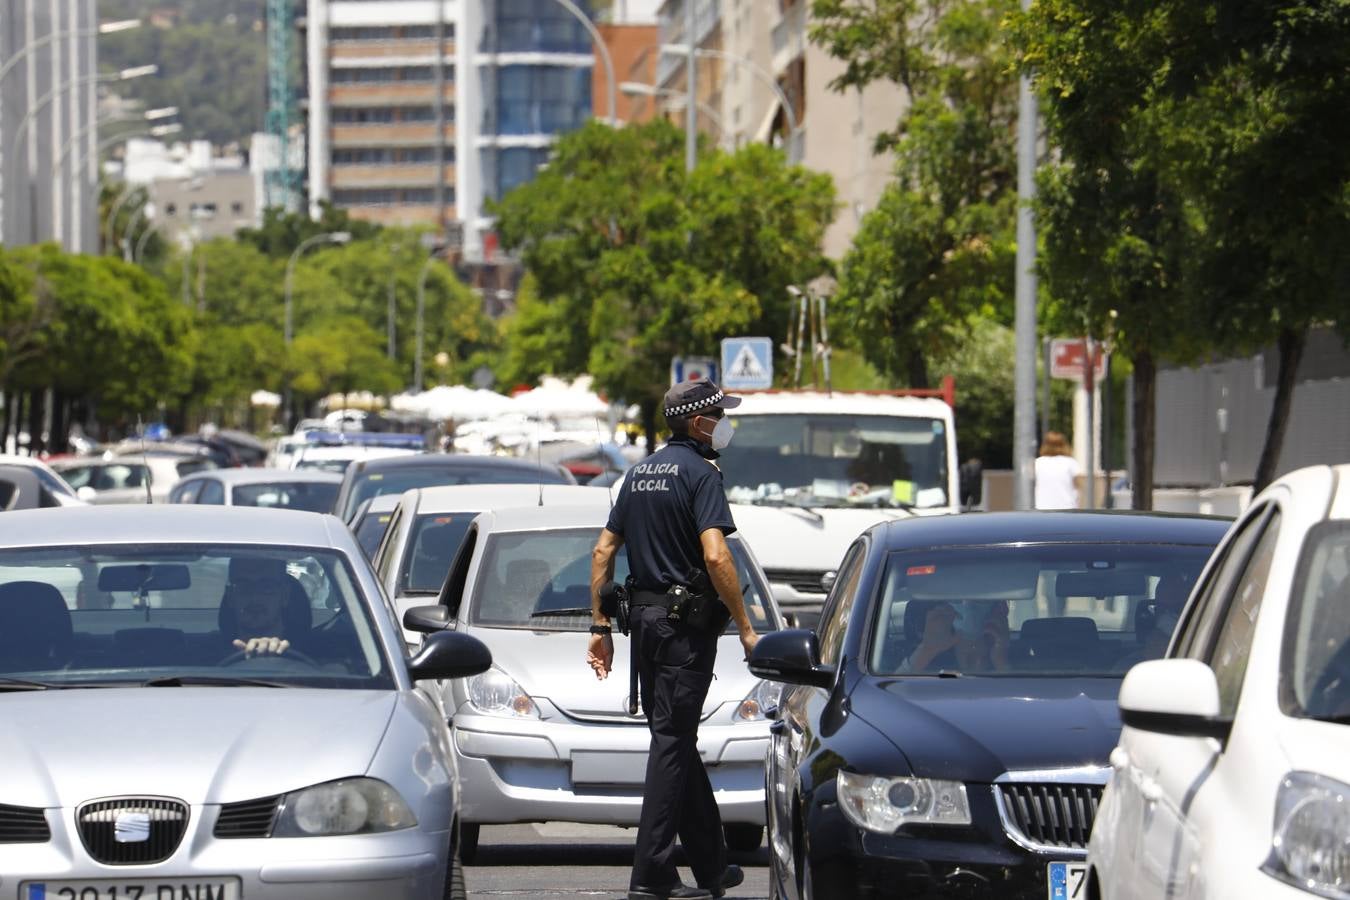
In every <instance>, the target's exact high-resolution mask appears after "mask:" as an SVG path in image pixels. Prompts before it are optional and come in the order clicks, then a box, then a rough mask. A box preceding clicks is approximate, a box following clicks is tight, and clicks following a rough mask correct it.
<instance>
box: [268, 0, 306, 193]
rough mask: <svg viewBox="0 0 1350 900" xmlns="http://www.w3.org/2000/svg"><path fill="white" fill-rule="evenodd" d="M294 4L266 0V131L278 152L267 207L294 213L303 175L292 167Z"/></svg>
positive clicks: (270, 175)
mask: <svg viewBox="0 0 1350 900" xmlns="http://www.w3.org/2000/svg"><path fill="white" fill-rule="evenodd" d="M291 4H292V0H267V120H266V122H265V128H266V131H267V133H268V134H269V135H271V136H272V139H273V146H274V147H275V148H276V153H277V159H276V165H274V166H273V167H272V168H270V169H268V170H267V174H266V181H265V185H266V189H267V205H268V206H269V207H273V206H279V207H281V208H283V209H285V210H287V211H292V212H293V211H294V209H295V206H296V199H297V193H298V188H299V186H300V173H299V172H298V171H297V170H296V169H295V168H294V167H293V166H292V165H291V147H290V129H291V113H292V112H293V111H294V110H295V93H294V90H293V88H292V84H291V48H292V47H293V46H294V31H295V14H294V10H293V8H292V5H291Z"/></svg>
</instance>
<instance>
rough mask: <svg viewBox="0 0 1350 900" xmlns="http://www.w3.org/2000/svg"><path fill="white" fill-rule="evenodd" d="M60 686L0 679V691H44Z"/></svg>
mask: <svg viewBox="0 0 1350 900" xmlns="http://www.w3.org/2000/svg"><path fill="white" fill-rule="evenodd" d="M56 687H60V685H55V684H47V683H46V682H45V681H25V680H24V679H22V678H0V691H45V690H47V689H49V688H56Z"/></svg>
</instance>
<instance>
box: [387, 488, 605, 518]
mask: <svg viewBox="0 0 1350 900" xmlns="http://www.w3.org/2000/svg"><path fill="white" fill-rule="evenodd" d="M404 497H405V498H407V500H408V501H409V503H411V504H413V505H414V506H415V508H416V510H417V512H418V513H448V512H467V511H470V510H485V509H497V508H502V507H520V506H527V507H531V508H533V509H534V510H535V511H536V512H538V509H539V501H540V498H541V497H542V498H543V505H544V507H545V508H548V507H551V506H587V507H593V506H603V507H605V508H606V509H608V508H609V506H610V505H612V502H613V501H612V499H611V495H610V492H609V491H608V490H606V489H605V488H602V487H585V486H583V485H577V484H543V485H539V484H456V485H448V486H442V487H429V488H414V489H413V490H411V491H408V492H407V493H406V494H404ZM371 510H372V511H373V510H374V504H371Z"/></svg>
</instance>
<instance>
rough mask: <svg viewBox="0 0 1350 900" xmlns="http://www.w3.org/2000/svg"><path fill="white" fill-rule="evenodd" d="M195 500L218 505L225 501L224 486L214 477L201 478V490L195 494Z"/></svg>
mask: <svg viewBox="0 0 1350 900" xmlns="http://www.w3.org/2000/svg"><path fill="white" fill-rule="evenodd" d="M197 502H198V503H209V504H212V505H215V506H220V505H222V504H224V503H225V488H223V487H222V486H221V484H220V482H219V481H216V480H215V479H214V478H203V479H202V489H201V492H200V493H199V494H197Z"/></svg>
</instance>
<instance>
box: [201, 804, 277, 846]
mask: <svg viewBox="0 0 1350 900" xmlns="http://www.w3.org/2000/svg"><path fill="white" fill-rule="evenodd" d="M279 800H281V797H280V795H278V796H276V797H262V798H260V799H257V800H244V801H243V802H241V803H226V804H224V805H223V806H221V807H220V815H219V816H218V817H217V818H216V830H215V835H216V837H218V838H265V837H270V836H271V834H272V822H273V820H274V819H275V818H276V815H277V803H278V801H279Z"/></svg>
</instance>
